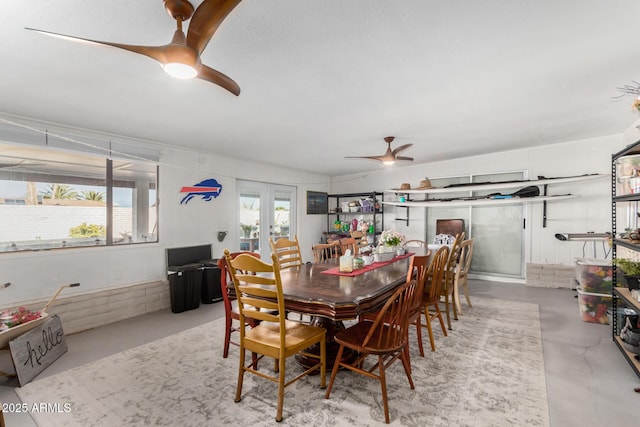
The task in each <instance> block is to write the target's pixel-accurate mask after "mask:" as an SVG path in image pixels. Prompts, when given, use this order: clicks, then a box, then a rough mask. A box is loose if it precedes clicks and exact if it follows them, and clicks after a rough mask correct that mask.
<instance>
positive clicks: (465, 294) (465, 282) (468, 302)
mask: <svg viewBox="0 0 640 427" xmlns="http://www.w3.org/2000/svg"><path fill="white" fill-rule="evenodd" d="M468 285H469V283H468V282H467V278H466V277H465V278H464V282H462V289H464V296H465V298H466V299H467V305H468V306H469V307H473V306H472V305H471V299H469V286H468Z"/></svg>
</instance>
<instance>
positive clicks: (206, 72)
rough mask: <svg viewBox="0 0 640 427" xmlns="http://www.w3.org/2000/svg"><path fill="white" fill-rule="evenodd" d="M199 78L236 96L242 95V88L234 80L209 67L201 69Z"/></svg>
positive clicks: (204, 66) (203, 66)
mask: <svg viewBox="0 0 640 427" xmlns="http://www.w3.org/2000/svg"><path fill="white" fill-rule="evenodd" d="M198 78H199V79H202V80H206V81H208V82H211V83H214V84H217V85H218V86H220V87H221V88H224V89H226V90H228V91H229V92H231V93H232V94H234V95H235V96H238V95H240V86H238V83H236V82H234V81H233V79H232V78H231V77H229V76H227V75H226V74H223V73H221V72H220V71H217V70H214V69H213V68H211V67H207V66H206V65H204V64H203V65H202V68H201V69H200V73H198Z"/></svg>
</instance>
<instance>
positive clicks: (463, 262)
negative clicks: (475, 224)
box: [457, 239, 473, 277]
mask: <svg viewBox="0 0 640 427" xmlns="http://www.w3.org/2000/svg"><path fill="white" fill-rule="evenodd" d="M472 257H473V239H467V240H465V241H463V242H462V244H460V258H459V259H458V270H457V273H458V276H460V277H464V276H466V275H467V273H469V269H470V268H471V258H472Z"/></svg>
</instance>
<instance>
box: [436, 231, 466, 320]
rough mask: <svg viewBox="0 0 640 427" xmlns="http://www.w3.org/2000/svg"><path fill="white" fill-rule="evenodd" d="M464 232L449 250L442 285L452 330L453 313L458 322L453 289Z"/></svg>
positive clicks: (457, 235) (457, 236) (446, 312)
mask: <svg viewBox="0 0 640 427" xmlns="http://www.w3.org/2000/svg"><path fill="white" fill-rule="evenodd" d="M464 235H465V234H464V231H463V232H462V233H458V234H456V236H455V239H454V241H453V244H452V245H451V249H450V250H449V258H448V259H447V268H446V271H445V276H444V279H443V280H444V283H443V285H442V292H441V296H442V298H443V299H444V306H445V314H446V316H447V327H448V328H449V330H451V329H452V328H451V315H452V314H451V312H453V318H454V319H455V320H458V309H457V308H456V305H455V303H454V298H453V288H454V285H455V284H454V280H455V277H456V266H457V264H458V258H459V257H460V245H461V243H462V241H463V240H464Z"/></svg>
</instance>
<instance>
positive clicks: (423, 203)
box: [382, 194, 580, 208]
mask: <svg viewBox="0 0 640 427" xmlns="http://www.w3.org/2000/svg"><path fill="white" fill-rule="evenodd" d="M578 197H580V196H579V195H578V194H560V195H555V196H537V197H522V198H521V197H512V198H508V199H477V200H444V201H442V200H413V201H409V202H382V203H383V204H385V205H391V206H402V207H423V208H437V207H439V208H449V207H452V206H482V205H484V206H486V205H517V204H522V203H541V202H544V201H547V200H548V201H559V200H567V199H576V198H578Z"/></svg>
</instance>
